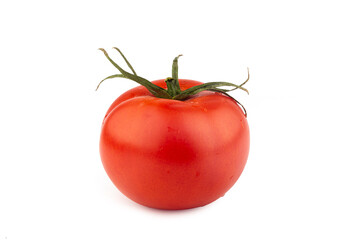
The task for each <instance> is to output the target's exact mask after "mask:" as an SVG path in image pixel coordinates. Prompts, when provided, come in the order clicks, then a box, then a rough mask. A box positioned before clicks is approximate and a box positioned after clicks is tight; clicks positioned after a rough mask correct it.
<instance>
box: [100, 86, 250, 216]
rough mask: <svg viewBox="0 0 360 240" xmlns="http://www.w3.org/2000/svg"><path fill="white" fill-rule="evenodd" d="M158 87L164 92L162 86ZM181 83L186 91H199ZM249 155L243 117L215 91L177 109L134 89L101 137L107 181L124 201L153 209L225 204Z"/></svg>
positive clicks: (109, 116) (115, 108) (112, 112)
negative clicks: (226, 196) (190, 89)
mask: <svg viewBox="0 0 360 240" xmlns="http://www.w3.org/2000/svg"><path fill="white" fill-rule="evenodd" d="M153 83H154V84H156V85H158V86H160V87H162V88H166V84H165V81H164V80H158V81H154V82H153ZM179 83H180V87H181V90H185V89H188V88H190V87H193V86H196V85H200V84H201V83H200V82H197V81H192V80H179ZM248 153H249V126H248V123H247V120H246V116H245V114H244V112H243V110H242V109H241V108H240V107H239V105H238V104H237V103H236V102H235V101H234V100H233V99H231V98H229V97H227V96H225V95H223V94H221V93H216V92H210V91H203V92H201V93H198V94H196V95H194V96H192V97H191V98H189V99H187V100H185V101H178V100H172V99H163V98H157V97H154V96H152V95H151V93H149V91H148V90H147V89H146V88H145V87H143V86H139V87H135V88H133V89H131V90H129V91H127V92H125V93H124V94H122V95H121V96H120V97H119V98H118V99H116V100H115V102H114V103H113V104H112V105H111V106H110V108H109V110H108V111H107V113H106V116H105V118H104V122H103V125H102V129H101V137H100V154H101V159H102V163H103V165H104V168H105V170H106V172H107V174H108V175H109V177H110V179H111V180H112V182H113V183H114V184H115V186H116V187H117V188H118V189H119V190H120V191H121V192H122V193H123V194H124V195H125V196H127V197H128V198H130V199H132V200H133V201H135V202H137V203H139V204H142V205H145V206H148V207H152V208H159V209H187V208H194V207H199V206H204V205H206V204H208V203H211V202H213V201H215V200H216V199H218V198H219V197H222V196H223V195H224V194H225V193H226V192H227V191H228V190H229V189H230V188H231V187H232V186H233V185H234V184H235V182H236V181H237V179H238V178H239V176H240V174H241V172H242V171H243V169H244V166H245V163H246V160H247V157H248Z"/></svg>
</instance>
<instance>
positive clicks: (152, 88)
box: [96, 47, 250, 116]
mask: <svg viewBox="0 0 360 240" xmlns="http://www.w3.org/2000/svg"><path fill="white" fill-rule="evenodd" d="M114 49H115V50H116V51H117V52H119V53H120V55H121V56H122V58H123V59H124V60H125V62H126V64H127V65H128V67H129V68H130V70H131V72H132V73H129V72H127V71H125V70H124V69H123V68H121V67H120V66H119V65H118V64H117V63H115V62H114V61H113V60H112V59H111V58H110V57H109V54H108V53H107V52H106V51H105V49H103V48H99V50H100V51H102V52H103V53H104V55H105V57H106V58H107V59H108V60H109V61H110V62H111V64H112V65H113V66H114V67H115V68H117V69H118V70H119V71H120V74H114V75H111V76H108V77H106V78H105V79H103V80H102V81H100V83H99V84H98V86H97V88H96V90H98V88H99V86H100V85H101V84H102V83H103V82H104V81H105V80H107V79H111V78H126V79H130V80H132V81H135V82H137V83H138V84H140V85H142V86H144V87H145V88H146V89H147V90H149V92H150V93H151V94H153V95H154V96H155V97H158V98H166V99H173V100H179V101H183V100H186V99H188V98H189V97H191V96H193V95H195V94H197V93H199V92H202V91H212V92H219V93H222V94H224V95H225V96H227V97H229V98H231V99H233V100H234V101H236V103H238V104H239V105H240V106H241V107H242V108H243V109H244V113H245V116H247V112H246V109H245V108H244V106H243V105H242V104H241V103H240V102H239V101H237V100H236V99H234V98H233V97H232V96H230V95H229V94H228V92H230V91H233V90H236V89H240V90H243V91H245V92H246V93H247V94H249V91H248V90H247V89H246V88H244V87H243V86H244V85H245V83H247V82H248V81H249V79H250V73H249V68H248V69H247V72H248V76H247V79H246V80H245V81H244V82H243V83H241V84H240V85H237V84H234V83H229V82H209V83H204V84H200V85H198V86H194V87H191V88H188V89H186V90H184V91H182V90H181V89H180V85H179V79H178V59H179V57H181V56H182V55H181V54H180V55H178V56H177V57H175V58H174V60H173V65H172V77H168V78H166V79H165V82H166V86H167V89H164V88H162V87H159V86H157V85H155V84H153V83H152V82H150V81H149V80H147V79H145V78H143V77H140V76H138V75H137V74H136V72H135V70H134V68H133V67H132V66H131V64H130V62H129V61H128V60H127V59H126V57H125V55H124V54H123V53H122V52H121V51H120V49H118V48H116V47H114ZM220 87H232V88H231V89H223V88H220Z"/></svg>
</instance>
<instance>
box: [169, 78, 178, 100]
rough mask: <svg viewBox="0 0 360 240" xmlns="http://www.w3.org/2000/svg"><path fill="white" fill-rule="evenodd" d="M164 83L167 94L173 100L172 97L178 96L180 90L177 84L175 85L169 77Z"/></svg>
mask: <svg viewBox="0 0 360 240" xmlns="http://www.w3.org/2000/svg"><path fill="white" fill-rule="evenodd" d="M165 82H166V86H167V92H168V94H169V95H170V97H171V98H173V97H174V96H176V95H178V91H179V90H180V86H179V82H177V83H176V81H175V79H173V78H171V77H168V78H167V79H165ZM180 92H181V90H180Z"/></svg>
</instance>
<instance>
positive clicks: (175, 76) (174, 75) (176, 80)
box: [172, 54, 182, 96]
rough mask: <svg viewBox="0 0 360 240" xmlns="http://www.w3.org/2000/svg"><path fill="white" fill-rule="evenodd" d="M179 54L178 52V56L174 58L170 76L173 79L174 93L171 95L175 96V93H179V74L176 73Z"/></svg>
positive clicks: (177, 71)
mask: <svg viewBox="0 0 360 240" xmlns="http://www.w3.org/2000/svg"><path fill="white" fill-rule="evenodd" d="M181 56H182V54H180V55H179V56H177V57H176V58H174V61H173V65H172V78H173V79H174V83H173V86H174V89H173V90H174V95H172V96H175V95H177V94H179V93H181V89H180V84H179V74H178V73H179V66H178V59H179V57H181Z"/></svg>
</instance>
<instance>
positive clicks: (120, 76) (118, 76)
mask: <svg viewBox="0 0 360 240" xmlns="http://www.w3.org/2000/svg"><path fill="white" fill-rule="evenodd" d="M110 78H126V77H125V76H124V75H122V74H114V75H111V76H108V77H107V78H104V79H103V80H101V82H99V84H98V85H97V87H96V89H95V91H97V90H98V89H99V87H100V84H102V83H103V82H104V81H105V80H107V79H110Z"/></svg>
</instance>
